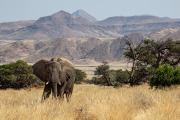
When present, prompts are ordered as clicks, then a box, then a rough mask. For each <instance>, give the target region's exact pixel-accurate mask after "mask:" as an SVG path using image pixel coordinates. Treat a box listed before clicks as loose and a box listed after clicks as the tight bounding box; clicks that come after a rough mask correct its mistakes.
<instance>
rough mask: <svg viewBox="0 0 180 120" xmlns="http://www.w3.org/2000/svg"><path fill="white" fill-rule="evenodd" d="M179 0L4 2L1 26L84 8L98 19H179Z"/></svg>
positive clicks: (2, 0) (41, 0) (22, 0)
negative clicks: (134, 17) (114, 17)
mask: <svg viewBox="0 0 180 120" xmlns="http://www.w3.org/2000/svg"><path fill="white" fill-rule="evenodd" d="M179 5H180V1H179V0H173V1H170V0H158V1H155V0H151V1H144V0H136V1H131V0H126V1H123V0H111V1H106V2H105V1H102V0H98V1H95V0H91V1H84V0H76V1H65V0H54V1H53V2H52V1H43V0H38V1H35V0H31V1H24V0H16V1H11V0H1V7H0V15H1V17H0V18H1V19H0V23H2V22H13V21H20V20H37V19H38V18H40V17H43V16H48V15H51V14H54V13H56V12H59V11H61V10H64V11H66V12H68V13H73V12H75V11H76V10H79V9H82V10H84V11H86V12H87V13H89V14H90V15H92V16H94V17H95V18H96V19H97V20H104V19H106V18H108V17H113V16H134V15H153V16H158V17H170V18H180V14H177V12H178V11H180V7H179Z"/></svg>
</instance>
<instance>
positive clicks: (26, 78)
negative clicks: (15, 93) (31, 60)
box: [0, 60, 37, 89]
mask: <svg viewBox="0 0 180 120" xmlns="http://www.w3.org/2000/svg"><path fill="white" fill-rule="evenodd" d="M36 80H37V77H36V76H35V75H34V74H33V73H32V67H31V66H29V65H28V64H27V63H26V62H24V61H22V60H18V61H16V62H15V63H10V64H5V65H1V66H0V87H1V88H2V89H6V88H14V89H19V88H24V87H27V86H29V85H32V84H33V83H35V82H36Z"/></svg>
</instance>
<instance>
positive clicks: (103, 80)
mask: <svg viewBox="0 0 180 120" xmlns="http://www.w3.org/2000/svg"><path fill="white" fill-rule="evenodd" d="M109 69H110V67H109V65H108V63H107V62H105V63H103V65H100V66H98V67H97V68H96V71H95V75H99V76H98V77H93V79H92V80H91V82H88V83H94V84H100V85H107V86H114V87H119V86H122V83H128V81H129V74H128V71H123V70H121V69H120V70H109Z"/></svg>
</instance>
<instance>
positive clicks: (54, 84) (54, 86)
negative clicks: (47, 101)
mask: <svg viewBox="0 0 180 120" xmlns="http://www.w3.org/2000/svg"><path fill="white" fill-rule="evenodd" d="M52 93H53V97H54V98H57V82H53V83H52Z"/></svg>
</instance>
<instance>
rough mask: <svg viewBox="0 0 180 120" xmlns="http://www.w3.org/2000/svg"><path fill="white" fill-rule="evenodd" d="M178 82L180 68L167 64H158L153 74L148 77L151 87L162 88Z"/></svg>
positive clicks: (179, 82) (179, 80)
mask: <svg viewBox="0 0 180 120" xmlns="http://www.w3.org/2000/svg"><path fill="white" fill-rule="evenodd" d="M175 84H180V68H179V67H176V68H175V69H174V67H173V66H170V65H169V64H163V65H160V66H159V67H158V68H157V70H156V72H155V76H153V77H152V78H151V79H150V86H151V88H153V87H155V88H164V87H169V86H171V85H175Z"/></svg>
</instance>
